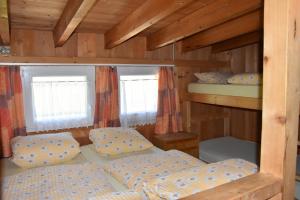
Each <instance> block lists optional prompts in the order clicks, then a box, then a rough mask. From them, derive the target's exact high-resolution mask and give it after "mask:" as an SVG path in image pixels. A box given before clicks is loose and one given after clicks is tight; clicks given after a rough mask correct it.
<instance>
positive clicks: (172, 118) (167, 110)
mask: <svg viewBox="0 0 300 200" xmlns="http://www.w3.org/2000/svg"><path fill="white" fill-rule="evenodd" d="M179 131H182V119H181V114H180V104H179V96H178V91H177V87H176V83H175V76H174V71H173V68H171V67H161V68H160V70H159V78H158V104H157V116H156V126H155V133H157V134H166V133H176V132H179Z"/></svg>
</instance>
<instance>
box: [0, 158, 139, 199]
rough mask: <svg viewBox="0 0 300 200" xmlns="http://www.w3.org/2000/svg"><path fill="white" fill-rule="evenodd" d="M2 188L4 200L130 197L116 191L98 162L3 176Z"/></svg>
mask: <svg viewBox="0 0 300 200" xmlns="http://www.w3.org/2000/svg"><path fill="white" fill-rule="evenodd" d="M1 191H2V194H1V199H3V200H16V199H22V200H43V199H48V200H77V199H78V200H84V199H90V198H96V197H101V196H103V195H112V196H111V198H110V199H116V200H117V199H126V198H125V197H126V196H125V197H124V198H123V196H122V194H123V193H122V194H120V195H116V194H115V193H112V192H115V190H114V188H113V187H112V185H111V184H110V183H109V182H108V181H107V178H106V175H105V172H104V170H103V168H102V167H101V166H100V165H99V164H96V163H84V164H74V165H57V166H49V167H40V168H34V169H30V170H27V171H24V172H22V173H19V174H16V175H13V176H8V177H5V178H3V179H2V180H1ZM126 195H127V196H128V195H129V194H127V193H126ZM135 195H136V194H135ZM104 197H105V196H104ZM112 197H114V198H112ZM117 197H118V198H117ZM121 197H122V198H121ZM101 199H102V198H101ZM127 199H131V198H130V197H129V198H127ZM135 199H137V198H135Z"/></svg>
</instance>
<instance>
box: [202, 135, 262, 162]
mask: <svg viewBox="0 0 300 200" xmlns="http://www.w3.org/2000/svg"><path fill="white" fill-rule="evenodd" d="M258 149H259V147H258V145H257V143H255V142H250V141H246V140H240V139H237V138H234V137H230V136H228V137H220V138H214V139H211V140H205V141H203V142H200V152H199V155H200V159H201V160H204V161H205V162H208V163H212V162H218V161H222V160H227V159H231V158H241V159H244V160H247V161H249V162H252V163H258V161H259V156H258V155H259V153H258Z"/></svg>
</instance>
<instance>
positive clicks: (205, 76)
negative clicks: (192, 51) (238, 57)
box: [194, 72, 232, 84]
mask: <svg viewBox="0 0 300 200" xmlns="http://www.w3.org/2000/svg"><path fill="white" fill-rule="evenodd" d="M194 75H195V76H196V77H197V78H198V82H199V83H212V84H226V83H227V79H228V78H229V77H230V76H232V74H231V73H229V72H202V73H195V74H194Z"/></svg>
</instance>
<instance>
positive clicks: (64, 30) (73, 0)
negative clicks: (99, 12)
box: [53, 0, 97, 47]
mask: <svg viewBox="0 0 300 200" xmlns="http://www.w3.org/2000/svg"><path fill="white" fill-rule="evenodd" d="M96 1H97V0H69V1H68V2H67V5H66V7H65V8H64V11H63V13H62V15H61V17H60V19H59V20H58V22H57V24H56V26H55V28H54V31H53V38H54V42H55V46H57V47H59V46H62V45H63V44H64V43H65V42H66V41H67V40H68V39H69V37H70V36H71V34H72V33H73V32H74V30H75V29H76V28H77V26H78V25H79V23H80V22H81V21H82V20H83V18H84V17H85V16H86V14H87V13H88V12H89V10H90V9H91V8H92V7H93V5H94V4H95V2H96Z"/></svg>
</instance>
